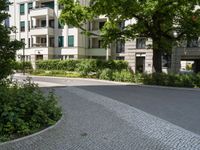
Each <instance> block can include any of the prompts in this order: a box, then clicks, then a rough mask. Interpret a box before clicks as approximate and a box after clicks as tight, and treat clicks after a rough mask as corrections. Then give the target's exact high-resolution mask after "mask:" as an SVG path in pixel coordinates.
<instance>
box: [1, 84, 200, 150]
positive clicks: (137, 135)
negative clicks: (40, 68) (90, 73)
mask: <svg viewBox="0 0 200 150" xmlns="http://www.w3.org/2000/svg"><path fill="white" fill-rule="evenodd" d="M56 93H57V95H59V96H60V103H61V105H62V107H63V118H62V120H61V121H60V122H59V123H58V124H57V125H56V126H55V127H53V128H51V129H49V130H47V131H46V132H43V133H41V134H39V135H35V136H32V137H28V138H25V139H22V140H18V141H14V142H9V143H7V144H3V145H2V144H1V145H0V149H1V150H161V149H162V150H172V149H173V150H174V149H176V150H200V136H199V135H196V134H194V133H192V132H189V131H187V130H184V129H182V128H180V127H178V126H175V125H173V124H171V123H169V122H166V121H164V120H161V119H159V118H156V117H154V116H152V115H149V114H147V113H145V112H142V111H140V110H138V109H135V108H134V107H131V106H129V105H126V104H123V103H120V102H117V101H115V100H113V99H110V98H107V97H104V96H101V95H98V94H94V93H92V92H88V91H85V90H81V89H79V88H74V87H64V88H63V87H60V88H56Z"/></svg>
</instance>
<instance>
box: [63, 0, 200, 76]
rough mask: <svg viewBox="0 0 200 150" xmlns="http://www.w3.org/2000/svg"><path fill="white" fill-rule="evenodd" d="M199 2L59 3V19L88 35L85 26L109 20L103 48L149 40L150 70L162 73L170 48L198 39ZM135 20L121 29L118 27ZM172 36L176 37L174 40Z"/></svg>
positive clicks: (66, 0)
mask: <svg viewBox="0 0 200 150" xmlns="http://www.w3.org/2000/svg"><path fill="white" fill-rule="evenodd" d="M199 2H200V0H88V1H87V0H86V3H87V4H86V5H82V4H81V3H80V2H79V1H76V2H74V0H59V3H60V4H61V5H63V6H64V7H63V10H62V13H61V15H60V19H61V21H62V22H63V23H66V24H71V25H73V26H75V27H78V28H80V29H82V30H83V31H84V33H85V34H88V35H90V34H92V33H90V32H89V31H88V30H87V28H84V25H85V24H86V23H87V22H88V21H92V20H93V19H94V18H96V17H98V16H100V15H105V16H106V17H108V20H109V21H107V22H106V23H105V25H104V27H103V29H102V30H101V34H100V36H101V37H102V39H103V41H104V44H105V45H108V44H109V43H111V42H113V41H115V40H123V41H124V40H129V39H135V38H137V37H144V38H151V39H152V40H153V44H152V45H151V48H152V49H153V66H154V69H155V71H156V72H162V59H161V57H162V54H163V53H164V52H170V51H171V49H172V46H173V44H178V43H180V42H181V41H183V40H187V39H192V38H194V37H198V36H199V34H200V15H199V14H200V10H199V9H196V5H197V4H198V3H199ZM131 19H133V20H135V22H134V23H132V24H129V25H127V26H125V27H123V28H121V27H120V26H119V24H120V23H122V22H124V21H126V20H131ZM174 33H177V34H176V36H174Z"/></svg>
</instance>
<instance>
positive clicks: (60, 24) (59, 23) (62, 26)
mask: <svg viewBox="0 0 200 150" xmlns="http://www.w3.org/2000/svg"><path fill="white" fill-rule="evenodd" d="M58 28H59V29H63V28H64V24H62V23H61V22H60V21H58Z"/></svg>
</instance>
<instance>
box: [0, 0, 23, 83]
mask: <svg viewBox="0 0 200 150" xmlns="http://www.w3.org/2000/svg"><path fill="white" fill-rule="evenodd" d="M9 4H10V3H9V2H8V1H7V0H0V36H1V39H0V80H1V79H3V78H5V77H7V76H8V75H9V74H10V73H11V71H12V64H13V61H14V60H15V53H16V50H18V49H20V48H21V47H22V43H21V42H19V41H17V40H14V41H11V40H10V36H9V34H10V32H11V31H12V28H9V27H6V26H5V25H4V23H3V22H4V21H5V20H6V19H7V18H9V15H8V13H7V12H6V10H7V8H8V6H9Z"/></svg>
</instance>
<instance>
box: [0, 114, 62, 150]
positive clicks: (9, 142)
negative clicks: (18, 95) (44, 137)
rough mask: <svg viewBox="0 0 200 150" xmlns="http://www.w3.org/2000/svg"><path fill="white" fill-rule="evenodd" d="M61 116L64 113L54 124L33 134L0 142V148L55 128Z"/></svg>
mask: <svg viewBox="0 0 200 150" xmlns="http://www.w3.org/2000/svg"><path fill="white" fill-rule="evenodd" d="M63 118H64V115H63V114H62V117H61V118H60V120H58V121H57V122H56V124H54V125H53V126H50V127H48V128H46V129H44V130H41V131H39V132H36V133H34V134H31V135H28V136H24V137H21V138H18V139H15V140H11V141H8V142H3V143H0V149H1V146H5V145H9V144H13V143H15V142H19V141H23V140H26V139H29V138H32V137H35V136H38V135H40V134H42V133H44V132H48V131H49V130H51V129H53V128H55V127H56V126H58V125H59V124H60V123H61V121H62V120H63Z"/></svg>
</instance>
